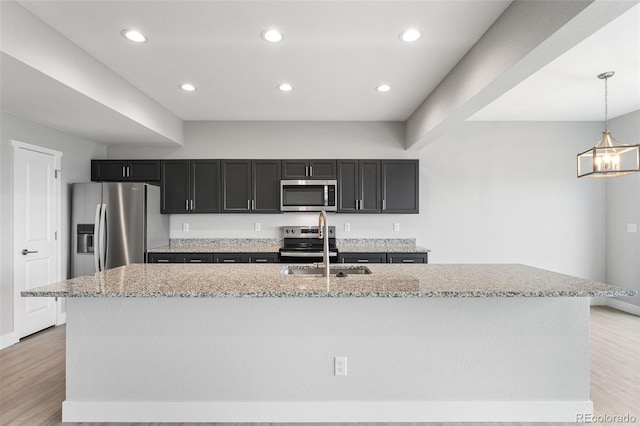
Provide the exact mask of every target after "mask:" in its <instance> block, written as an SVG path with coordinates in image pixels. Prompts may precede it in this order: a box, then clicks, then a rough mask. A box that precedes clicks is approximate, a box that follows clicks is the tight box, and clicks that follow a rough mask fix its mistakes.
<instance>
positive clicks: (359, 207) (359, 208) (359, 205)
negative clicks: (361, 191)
mask: <svg viewBox="0 0 640 426" xmlns="http://www.w3.org/2000/svg"><path fill="white" fill-rule="evenodd" d="M358 210H362V200H360V202H359V203H358Z"/></svg>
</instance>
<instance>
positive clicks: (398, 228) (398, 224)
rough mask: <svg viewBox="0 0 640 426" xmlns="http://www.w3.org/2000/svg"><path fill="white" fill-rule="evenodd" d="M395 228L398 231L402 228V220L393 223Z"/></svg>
mask: <svg viewBox="0 0 640 426" xmlns="http://www.w3.org/2000/svg"><path fill="white" fill-rule="evenodd" d="M393 230H394V231H396V232H398V231H399V230H400V222H394V223H393Z"/></svg>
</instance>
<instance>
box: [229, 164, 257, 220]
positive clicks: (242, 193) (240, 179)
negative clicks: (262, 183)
mask: <svg viewBox="0 0 640 426" xmlns="http://www.w3.org/2000/svg"><path fill="white" fill-rule="evenodd" d="M250 210H251V160H222V211H224V212H248V211H250Z"/></svg>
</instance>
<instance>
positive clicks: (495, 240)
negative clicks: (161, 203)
mask: <svg viewBox="0 0 640 426" xmlns="http://www.w3.org/2000/svg"><path fill="white" fill-rule="evenodd" d="M600 126H601V125H600V124H599V123H478V122H470V123H465V124H464V125H463V126H461V127H460V128H459V129H458V130H457V131H456V132H453V133H450V134H448V135H446V136H445V137H443V138H441V139H440V140H438V141H436V142H434V143H432V144H431V145H430V146H428V147H427V148H426V149H424V150H423V151H421V152H417V153H413V152H407V151H405V150H404V149H403V140H404V135H403V128H402V124H401V123H363V122H341V123H319V122H187V123H185V129H184V130H185V132H184V133H185V143H184V147H182V148H160V149H154V150H153V151H149V150H148V148H145V147H122V146H110V147H109V148H108V150H107V154H108V157H109V158H305V157H306V158H419V159H420V175H421V176H420V212H421V213H420V214H418V215H355V214H350V215H343V214H336V215H331V216H330V219H329V220H330V224H332V225H336V226H337V227H338V228H337V231H338V238H361V237H369V238H382V237H384V238H396V237H397V238H416V239H417V243H418V244H419V245H421V246H424V247H427V248H430V249H432V254H431V260H432V261H433V262H436V263H459V262H470V263H485V262H494V263H509V262H518V263H526V264H529V265H532V266H538V267H543V268H547V269H551V270H554V271H558V272H564V273H569V274H572V275H577V276H580V277H585V278H591V279H597V280H604V278H605V274H604V271H605V260H604V259H605V253H604V247H603V246H602V245H601V244H599V242H600V241H602V239H603V238H604V237H605V234H604V232H605V230H604V220H605V211H604V197H605V193H604V189H605V186H604V182H602V181H598V180H578V179H577V178H576V165H575V163H576V154H577V153H578V152H581V151H583V150H585V149H587V148H588V147H589V146H592V144H593V142H594V140H595V139H597V138H598V135H599V134H600V131H601V129H600ZM316 220H317V219H316V215H315V214H310V213H305V214H299V213H292V214H276V215H251V214H245V215H242V214H235V215H223V214H218V215H215V214H211V215H195V214H193V215H172V218H171V237H172V238H201V237H247V238H271V237H278V236H279V234H278V227H279V226H282V225H289V224H308V225H313V224H315V223H316ZM255 222H260V223H261V224H262V231H260V232H256V231H254V230H253V229H254V223H255ZM344 222H350V223H351V232H349V233H345V232H344V231H343V224H344ZM393 222H399V223H400V231H399V232H394V231H393ZM183 223H189V224H190V229H191V231H189V232H183V231H182V224H183ZM587 231H588V232H587ZM594 232H595V235H594Z"/></svg>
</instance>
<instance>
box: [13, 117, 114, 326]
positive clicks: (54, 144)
mask: <svg viewBox="0 0 640 426" xmlns="http://www.w3.org/2000/svg"><path fill="white" fill-rule="evenodd" d="M0 114H1V115H0V140H1V142H2V145H1V148H0V165H1V170H0V178H1V184H0V191H1V194H2V196H1V197H0V200H1V201H0V336H5V335H8V334H10V333H12V332H13V255H14V253H15V250H14V248H13V146H12V141H13V140H17V141H20V142H25V143H29V144H32V145H37V146H41V147H44V148H50V149H54V150H56V151H60V152H62V153H63V156H62V194H61V195H62V199H61V203H62V229H61V232H60V235H61V236H62V259H61V260H62V277H63V278H65V279H66V277H67V276H68V273H69V261H70V260H69V250H70V248H69V240H70V230H69V223H70V220H69V211H70V210H69V207H70V206H69V203H70V188H69V184H70V183H72V182H87V181H89V180H90V178H91V173H90V170H91V165H90V160H91V159H92V158H104V157H105V155H106V148H105V147H104V145H101V144H98V143H96V142H93V141H90V140H88V139H83V138H79V137H77V136H73V135H70V134H67V133H63V132H60V131H58V130H55V129H52V128H49V127H45V126H42V125H40V124H37V123H34V122H31V121H28V120H25V119H22V118H19V117H16V116H14V115H11V114H8V113H5V112H2V113H0Z"/></svg>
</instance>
